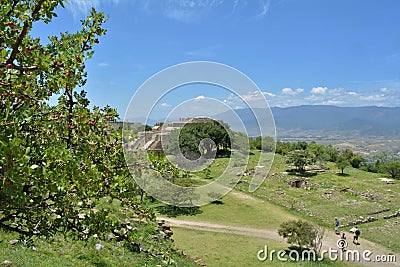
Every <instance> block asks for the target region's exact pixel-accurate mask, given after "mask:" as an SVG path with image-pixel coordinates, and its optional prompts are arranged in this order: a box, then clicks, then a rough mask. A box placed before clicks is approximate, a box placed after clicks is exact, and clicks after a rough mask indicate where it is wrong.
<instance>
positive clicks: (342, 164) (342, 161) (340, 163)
mask: <svg viewBox="0 0 400 267" xmlns="http://www.w3.org/2000/svg"><path fill="white" fill-rule="evenodd" d="M348 166H350V160H349V158H348V157H347V156H346V155H340V156H339V157H338V158H337V159H336V167H337V168H339V169H340V170H341V172H342V174H344V169H345V168H346V167H348Z"/></svg>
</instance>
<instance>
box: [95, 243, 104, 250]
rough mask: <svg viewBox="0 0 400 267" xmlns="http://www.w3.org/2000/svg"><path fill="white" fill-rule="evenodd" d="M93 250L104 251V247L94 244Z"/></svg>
mask: <svg viewBox="0 0 400 267" xmlns="http://www.w3.org/2000/svg"><path fill="white" fill-rule="evenodd" d="M94 248H95V249H97V250H102V249H104V246H103V245H102V244H96V245H94Z"/></svg>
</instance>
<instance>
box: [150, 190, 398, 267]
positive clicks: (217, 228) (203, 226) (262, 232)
mask: <svg viewBox="0 0 400 267" xmlns="http://www.w3.org/2000/svg"><path fill="white" fill-rule="evenodd" d="M230 194H232V195H234V196H235V197H238V198H242V199H248V200H251V201H263V200H260V199H257V198H254V197H252V196H249V195H247V194H245V193H242V192H237V191H234V192H230ZM157 219H158V220H164V221H165V222H166V223H167V224H168V225H170V226H173V227H182V228H187V229H193V230H199V231H209V232H218V233H229V234H235V235H244V236H250V237H259V238H266V239H273V240H276V241H280V242H281V241H283V238H282V237H281V236H279V235H278V233H277V231H276V230H270V229H257V228H250V227H244V226H232V225H226V224H217V223H210V222H196V221H187V220H179V219H173V218H166V217H158V218H157ZM346 236H347V241H348V247H347V250H348V252H350V251H355V250H357V251H359V252H360V261H359V264H360V265H362V266H374V267H377V266H378V267H380V266H400V255H398V253H397V254H394V253H393V252H392V251H389V250H388V249H386V248H384V247H382V246H380V245H378V244H375V243H373V242H370V241H368V240H364V239H362V237H361V238H360V240H359V241H360V243H361V244H360V245H354V244H353V243H352V238H353V234H352V233H349V232H346ZM338 239H339V236H338V235H336V234H335V233H334V232H333V231H328V230H325V235H324V239H323V243H322V250H326V251H329V250H332V249H335V250H339V249H338V246H337V241H338ZM366 250H369V251H372V252H373V253H372V254H370V255H367V256H368V258H369V259H371V261H367V260H366V259H364V258H363V256H362V253H363V252H364V251H366ZM393 254H394V255H395V256H396V262H390V263H384V262H377V261H375V259H376V258H375V256H376V255H385V256H388V255H393ZM326 255H327V256H328V257H329V254H326ZM339 255H340V254H339ZM349 256H350V258H351V257H352V254H349ZM339 257H340V256H339ZM343 257H345V256H343Z"/></svg>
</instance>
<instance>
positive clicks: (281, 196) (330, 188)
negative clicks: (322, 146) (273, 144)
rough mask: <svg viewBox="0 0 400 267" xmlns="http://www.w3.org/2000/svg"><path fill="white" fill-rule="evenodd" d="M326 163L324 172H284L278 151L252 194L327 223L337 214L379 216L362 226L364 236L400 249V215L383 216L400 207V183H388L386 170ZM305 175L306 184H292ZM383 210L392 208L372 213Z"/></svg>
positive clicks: (342, 217) (345, 218)
mask: <svg viewBox="0 0 400 267" xmlns="http://www.w3.org/2000/svg"><path fill="white" fill-rule="evenodd" d="M326 167H327V168H328V169H327V170H326V171H324V172H319V173H312V172H311V173H308V174H305V175H303V176H301V175H299V176H298V175H291V174H287V173H285V172H284V171H285V170H286V169H288V166H287V165H286V164H285V163H284V158H283V157H282V156H280V155H276V156H275V162H274V164H273V167H272V169H271V172H270V175H269V176H268V178H267V179H266V180H265V182H264V183H263V185H262V186H261V187H260V188H259V189H258V190H257V191H255V192H254V193H252V195H254V196H256V197H258V198H260V199H264V200H266V201H267V202H270V203H273V204H275V205H278V206H281V207H284V208H286V209H287V210H288V211H290V212H291V213H292V214H294V215H296V216H300V217H303V218H306V219H308V220H311V221H314V222H316V223H318V224H321V225H324V226H326V227H332V225H333V221H334V217H338V218H339V220H340V221H341V224H345V223H348V222H353V221H356V220H360V219H366V218H367V217H375V218H378V221H376V222H373V223H367V224H362V225H361V226H360V229H361V231H362V235H363V237H364V238H366V239H369V240H371V241H373V242H377V243H380V244H382V245H384V246H386V247H388V248H390V249H392V250H395V251H400V218H399V217H397V218H393V219H383V216H385V215H389V214H393V213H396V212H397V211H398V210H399V207H400V183H399V182H398V181H396V182H395V184H386V183H384V182H382V181H380V180H379V179H378V178H381V177H384V176H383V175H382V174H376V173H369V172H365V171H362V170H359V169H354V168H351V167H349V168H346V169H345V175H339V174H338V169H337V168H335V166H334V164H332V163H327V164H326ZM301 177H303V178H309V179H310V180H309V181H308V183H307V185H306V186H305V187H301V188H296V187H292V186H290V185H289V181H291V180H296V179H299V178H301ZM237 188H238V189H240V190H242V191H243V192H247V187H246V185H243V184H240V185H238V186H237ZM247 193H248V192H247ZM383 210H389V211H386V212H381V213H378V214H372V213H377V212H380V211H383ZM349 228H350V227H348V228H345V230H348V229H349Z"/></svg>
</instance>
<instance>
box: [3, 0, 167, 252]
mask: <svg viewBox="0 0 400 267" xmlns="http://www.w3.org/2000/svg"><path fill="white" fill-rule="evenodd" d="M58 5H61V6H62V5H63V2H62V1H61V0H57V1H44V0H36V1H7V2H4V3H2V8H1V10H0V18H1V22H0V28H1V33H0V107H1V108H0V155H1V156H0V228H3V229H5V230H7V231H11V232H16V233H18V234H20V238H21V239H25V240H28V241H29V240H31V239H32V238H33V237H35V236H37V237H52V236H55V235H56V234H57V233H62V234H63V235H64V236H67V237H69V236H71V237H73V238H77V239H83V240H86V239H88V238H89V237H91V236H93V235H97V236H98V237H99V238H100V239H106V238H107V236H108V235H109V234H113V235H114V236H115V237H117V238H118V239H119V240H124V241H125V243H126V244H127V245H128V246H129V247H130V248H132V249H135V250H136V251H141V252H145V253H147V254H148V255H153V256H154V257H160V259H161V258H163V257H165V255H166V253H164V252H163V249H162V248H161V247H160V246H161V245H160V246H159V245H157V244H156V242H153V241H151V236H152V235H154V234H155V231H156V230H154V226H155V222H154V214H153V212H151V211H149V210H148V209H146V208H144V207H142V206H140V205H138V204H137V203H136V202H135V201H134V199H135V198H134V197H135V195H136V194H137V192H138V187H137V185H136V184H135V183H134V182H133V180H132V178H130V175H129V171H128V169H127V168H126V166H125V160H124V156H123V153H122V145H121V133H120V132H119V131H118V130H116V129H113V128H112V127H108V126H109V123H110V122H113V121H115V120H116V118H117V112H116V111H115V110H114V109H112V108H110V107H108V106H106V107H104V108H99V107H94V108H92V109H89V100H88V99H87V97H86V92H85V91H83V90H81V91H78V90H77V89H76V88H77V87H82V86H83V85H85V83H86V76H87V73H86V71H85V61H86V60H87V59H89V58H91V57H92V55H93V53H94V51H93V47H94V45H95V44H97V43H99V39H98V38H99V37H100V36H102V35H104V34H105V33H106V30H105V29H103V28H102V25H103V23H104V22H105V21H106V18H105V16H104V14H103V13H98V12H96V11H95V10H94V9H92V11H91V13H90V15H89V16H88V17H87V18H85V19H83V20H82V21H81V23H82V28H81V29H80V30H79V31H77V32H76V33H68V32H65V33H61V34H60V36H51V37H49V40H48V41H46V42H44V43H42V42H41V40H40V39H39V38H33V37H31V36H30V34H29V32H30V31H31V30H32V26H33V25H34V23H35V22H38V21H43V22H45V23H50V22H51V20H52V18H53V17H54V16H56V14H55V13H54V10H55V8H56V7H57V6H58ZM53 94H55V95H57V96H58V103H57V104H56V105H54V106H50V105H49V104H48V102H49V99H50V97H51V96H52V95H53ZM105 199H107V201H109V203H111V202H112V201H113V200H118V208H117V209H114V210H112V211H111V209H110V208H109V205H108V204H105V205H104V201H105ZM151 229H152V230H151ZM151 247H153V248H151Z"/></svg>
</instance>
